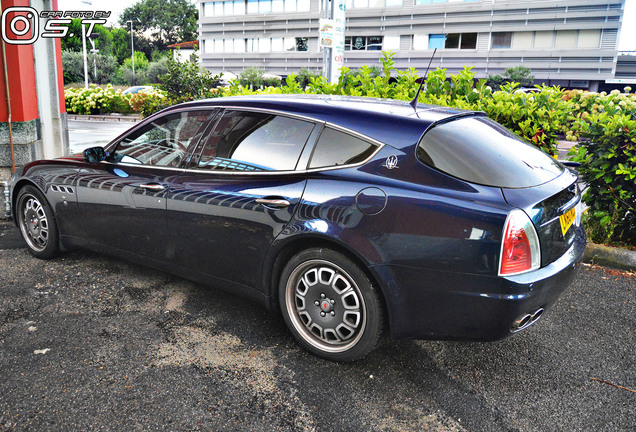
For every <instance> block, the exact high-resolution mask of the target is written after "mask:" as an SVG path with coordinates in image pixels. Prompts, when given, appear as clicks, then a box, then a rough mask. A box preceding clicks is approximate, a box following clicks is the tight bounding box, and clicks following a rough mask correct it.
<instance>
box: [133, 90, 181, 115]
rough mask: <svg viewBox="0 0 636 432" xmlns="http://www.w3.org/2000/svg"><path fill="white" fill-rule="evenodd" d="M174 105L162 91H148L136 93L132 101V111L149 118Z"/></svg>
mask: <svg viewBox="0 0 636 432" xmlns="http://www.w3.org/2000/svg"><path fill="white" fill-rule="evenodd" d="M170 105H172V104H171V103H170V101H169V100H168V98H167V97H166V92H165V91H162V90H146V91H140V92H138V93H135V94H134V95H133V96H132V98H131V99H130V106H131V107H132V109H133V110H134V111H136V112H138V113H141V115H142V116H144V117H147V116H149V115H150V114H154V113H156V112H157V111H160V110H162V109H164V108H167V107H169V106H170Z"/></svg>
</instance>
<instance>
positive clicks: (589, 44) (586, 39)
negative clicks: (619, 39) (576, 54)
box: [576, 30, 601, 48]
mask: <svg viewBox="0 0 636 432" xmlns="http://www.w3.org/2000/svg"><path fill="white" fill-rule="evenodd" d="M600 42H601V31H600V30H579V40H578V43H577V45H576V46H577V47H578V48H598V47H599V45H600Z"/></svg>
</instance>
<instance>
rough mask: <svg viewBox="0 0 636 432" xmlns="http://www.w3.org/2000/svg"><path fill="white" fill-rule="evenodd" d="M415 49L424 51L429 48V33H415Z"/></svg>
mask: <svg viewBox="0 0 636 432" xmlns="http://www.w3.org/2000/svg"><path fill="white" fill-rule="evenodd" d="M413 49H414V50H415V51H422V50H425V49H428V35H425V34H416V35H413Z"/></svg>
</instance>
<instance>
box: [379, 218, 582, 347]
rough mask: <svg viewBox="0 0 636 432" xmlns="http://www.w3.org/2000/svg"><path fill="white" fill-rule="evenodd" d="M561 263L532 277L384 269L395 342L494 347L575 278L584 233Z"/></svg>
mask: <svg viewBox="0 0 636 432" xmlns="http://www.w3.org/2000/svg"><path fill="white" fill-rule="evenodd" d="M577 229H578V230H580V233H577V236H576V238H575V241H574V242H573V243H572V245H571V246H570V248H569V249H568V250H567V251H566V252H565V254H563V255H562V256H561V257H560V258H559V259H557V260H556V261H554V262H553V263H551V264H549V265H547V266H545V267H543V268H541V269H539V270H535V271H533V272H530V273H525V274H521V275H516V276H510V277H498V276H485V275H475V274H465V273H455V272H446V271H438V270H431V269H421V268H415V267H406V266H395V265H380V266H375V267H373V270H374V272H375V274H376V276H377V277H378V278H379V280H380V283H381V284H382V285H383V288H384V294H385V299H386V303H387V306H388V309H389V320H390V325H391V334H392V336H393V337H394V338H396V339H401V338H416V339H461V340H480V341H494V340H498V339H503V338H505V337H507V336H509V335H511V334H513V332H512V331H511V329H512V328H513V323H514V322H515V321H517V320H518V319H519V318H520V317H522V316H524V315H526V314H532V313H534V312H535V311H537V310H539V309H541V308H543V309H547V308H548V307H549V306H550V305H551V304H552V303H554V301H556V299H557V298H558V297H559V295H560V294H561V293H562V292H563V291H564V290H565V289H566V288H567V287H568V285H569V284H570V283H571V282H572V279H573V278H574V276H575V275H576V273H577V271H578V268H579V266H580V262H581V260H582V258H583V252H584V251H585V244H586V239H585V233H584V231H583V229H582V228H580V227H579V228H577Z"/></svg>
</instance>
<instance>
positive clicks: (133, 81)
mask: <svg viewBox="0 0 636 432" xmlns="http://www.w3.org/2000/svg"><path fill="white" fill-rule="evenodd" d="M126 23H130V49H131V50H132V67H133V79H132V85H135V41H134V40H133V22H132V20H128V21H126Z"/></svg>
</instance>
